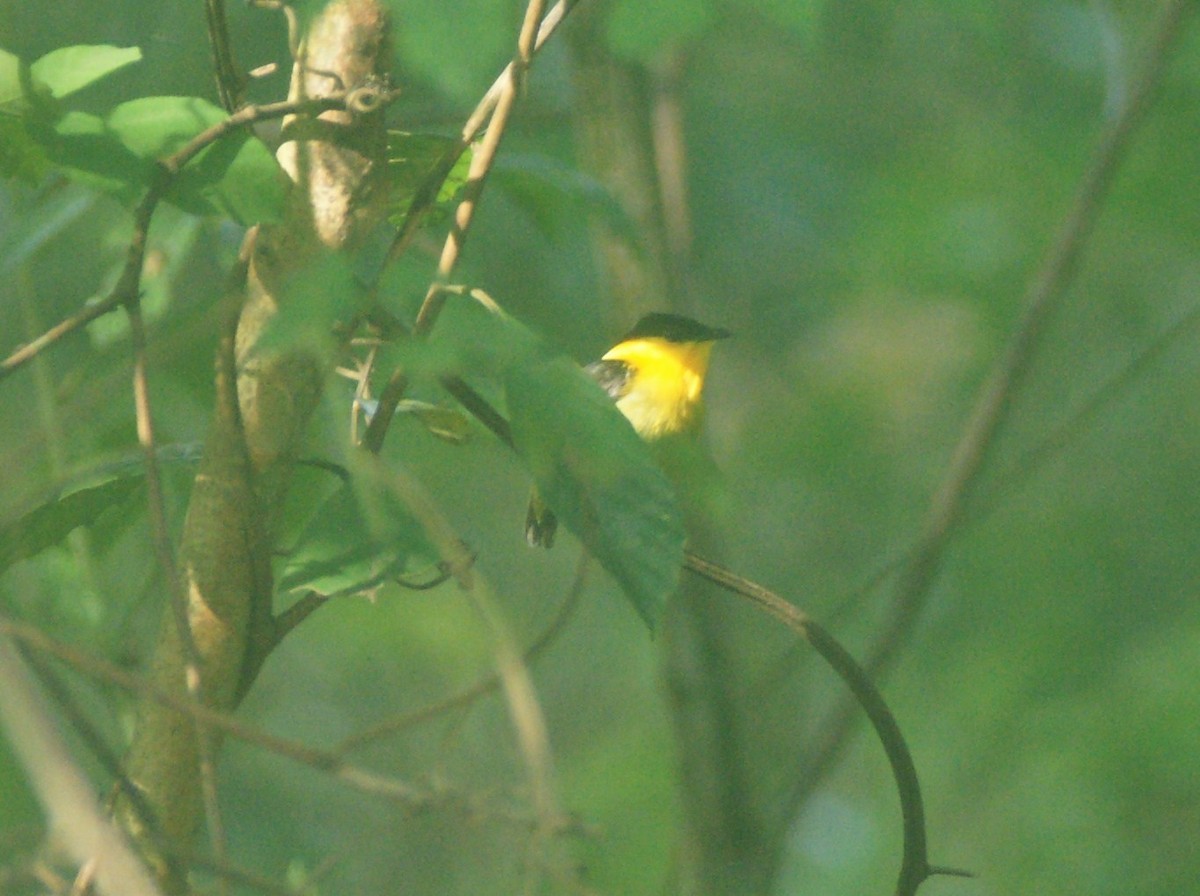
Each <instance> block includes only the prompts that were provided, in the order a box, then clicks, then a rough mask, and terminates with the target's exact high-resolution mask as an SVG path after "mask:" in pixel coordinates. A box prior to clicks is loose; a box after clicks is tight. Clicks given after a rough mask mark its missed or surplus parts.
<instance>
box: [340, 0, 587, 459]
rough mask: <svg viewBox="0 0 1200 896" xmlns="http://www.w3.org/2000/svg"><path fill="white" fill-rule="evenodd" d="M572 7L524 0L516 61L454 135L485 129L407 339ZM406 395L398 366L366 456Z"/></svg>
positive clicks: (435, 299)
mask: <svg viewBox="0 0 1200 896" xmlns="http://www.w3.org/2000/svg"><path fill="white" fill-rule="evenodd" d="M577 2H578V0H558V2H557V3H555V4H554V6H553V7H551V9H550V11H549V12H547V13H546V15H545V16H544V17H542V16H541V15H540V13H541V10H542V7H543V2H542V0H529V4H528V6H527V7H526V9H525V18H524V21H523V24H522V27H521V33H520V35H519V36H518V38H517V52H516V56H515V57H514V58H513V61H512V62H510V63H509V64H508V65H507V66H506V67H505V68H504V71H502V72H501V73H500V76H499V77H498V78H496V80H495V81H494V82H493V83H492V86H491V87H490V88H488V91H487V93H485V94H484V95H483V99H481V100H480V101H479V104H478V105H477V106H476V107H475V110H474V111H473V112H472V113H471V115H470V116H469V117H468V118H467V121H466V124H464V125H463V129H462V134H461V136H460V147H459V153H460V154H461V153H462V152H465V151H466V149H467V147H468V146H470V145H471V142H472V141H473V140H475V139H476V138H477V137H478V136H479V134H480V132H481V131H482V130H483V129H484V127H485V126H486V127H487V134H486V136H485V138H484V143H483V145H482V146H480V148H479V149H478V150H477V151H476V153H475V155H473V156H472V158H471V166H470V169H469V171H468V173H467V184H466V186H465V187H464V194H463V198H462V200H461V201H460V202H459V205H458V208H457V209H455V213H454V226H453V227H452V228H451V231H450V233H449V235H448V236H447V237H446V242H445V244H444V245H443V247H442V254H441V257H440V258H439V259H438V269H437V274H436V276H435V278H434V281H433V282H432V283H431V284H430V285H429V289H428V290H427V291H426V293H425V300H424V302H422V304H421V309H420V311H419V312H418V313H417V320H416V323H415V324H414V326H413V335H415V336H417V337H424V336H425V335H427V334H428V332H429V329H430V328H431V327H432V326H433V324H434V322H435V321H436V320H437V317H438V314H439V313H440V312H441V308H442V305H443V304H444V302H445V295H444V293H443V291H442V287H443V286H444V285H445V284H446V282H447V281H448V280H449V278H450V275H451V274H452V273H453V271H454V267H455V265H456V264H457V263H458V257H459V253H460V252H461V251H462V246H463V244H464V242H465V241H466V238H467V230H468V229H469V228H470V226H471V222H472V221H473V220H474V215H475V207H476V205H477V204H478V201H479V195H480V193H481V192H482V191H483V187H484V183H485V181H486V180H487V174H488V172H489V171H490V170H491V167H492V163H493V162H494V161H495V154H496V149H497V148H498V147H499V145H500V139H501V137H502V136H503V134H504V128H505V126H506V125H507V123H508V116H509V113H510V112H511V111H512V106H513V104H514V103H515V102H516V96H517V93H518V86H519V84H520V83H521V81H522V80H523V78H524V75H525V73H526V72H527V70H528V68H529V64H530V62H531V61H532V59H533V56H534V54H536V53H537V51H538V50H540V49H541V48H542V46H543V44H545V43H546V41H547V40H549V39H550V36H551V35H552V34H554V32H555V30H557V28H558V26H559V25H560V24H562V21H563V20H564V19H565V18H566V17H567V14H568V13H570V11H571V10H572V9H573V8H574V7H575V5H576V3H577ZM535 29H536V34H537V36H536V38H531V35H532V34H533V33H534V31H535ZM410 237H411V233H409V232H408V228H407V227H406V228H405V229H403V230H402V231H401V232H400V233H399V234H397V236H396V240H395V241H394V242H393V244H392V247H391V250H389V253H388V258H389V260H391V259H392V258H393V257H394V253H396V252H397V251H399V250H400V248H401V247H402V246H407V243H408V239H409V238H410ZM406 391H408V374H407V372H406V371H405V370H404V368H403V367H400V368H397V369H396V370H395V371H394V372H393V373H392V375H391V377H390V378H389V379H388V382H387V383H386V384H385V385H384V387H383V390H382V391H381V392H380V394H379V404H378V406H377V407H376V409H375V414H374V416H372V418H371V422H370V423H369V424H368V426H367V431H366V433H365V434H364V436H363V441H362V444H363V447H364V448H366V449H367V450H368V451H370V452H372V453H375V454H378V453H379V451H380V450H381V449H382V448H383V440H384V437H385V436H386V435H387V430H388V427H389V426H391V423H392V418H393V417H394V416H395V413H396V407H397V406H398V405H399V404H400V401H401V400H402V399H403V398H404V393H405V392H406Z"/></svg>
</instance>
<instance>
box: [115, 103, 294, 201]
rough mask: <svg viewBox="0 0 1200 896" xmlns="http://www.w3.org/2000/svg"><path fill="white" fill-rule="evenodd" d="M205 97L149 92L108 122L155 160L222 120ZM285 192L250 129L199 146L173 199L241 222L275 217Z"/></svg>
mask: <svg viewBox="0 0 1200 896" xmlns="http://www.w3.org/2000/svg"><path fill="white" fill-rule="evenodd" d="M227 117H228V116H227V115H226V113H225V112H224V111H223V110H221V109H220V108H218V107H217V106H214V105H213V104H212V103H210V102H208V101H207V100H203V99H200V98H198V97H184V96H151V97H143V98H141V99H136V100H131V101H129V102H127V103H122V104H121V105H119V106H117V107H116V108H115V109H113V111H112V112H111V113H110V114H109V116H108V119H107V122H106V123H107V126H108V128H109V129H111V131H112V132H113V133H114V134H115V135H116V136H117V138H118V139H119V140H120V141H121V143H122V145H124V146H125V147H127V148H128V149H129V150H130V151H132V152H133V153H134V154H135V155H136V156H138V157H139V158H141V159H145V160H153V159H160V158H163V157H165V156H168V155H170V154H172V153H174V152H176V151H178V150H179V149H180V148H182V147H183V146H184V145H185V144H186V143H187V142H188V141H189V140H191V139H192V138H194V137H195V136H197V135H198V134H200V133H201V132H203V131H205V130H207V129H208V128H210V127H212V126H214V125H216V124H219V123H220V122H222V121H224V120H225V119H226V118H227ZM286 194H287V177H286V175H284V173H283V171H282V170H281V169H280V167H279V165H278V163H277V162H276V161H275V156H274V155H272V153H271V151H270V150H268V149H267V147H266V145H265V144H264V143H263V142H262V141H260V140H258V139H257V138H256V137H254V136H253V135H252V134H251V133H250V132H249V131H247V130H245V129H241V130H239V131H236V132H234V133H232V134H228V135H226V136H225V137H223V138H222V139H221V140H219V141H217V142H216V143H214V144H213V145H211V146H209V147H207V148H206V149H204V150H203V151H202V152H201V153H200V154H199V156H197V157H196V159H194V160H193V161H192V162H191V163H190V164H189V165H188V166H187V167H186V168H184V169H183V171H182V172H181V173H180V175H179V177H178V178H177V179H176V181H175V183H174V184H173V185H172V188H171V190H170V191H169V193H168V196H169V198H170V199H171V201H172V202H174V203H175V204H176V205H178V206H179V207H180V208H182V209H184V210H185V211H190V212H193V213H195V214H213V213H219V214H226V215H228V216H230V217H231V218H233V219H234V220H235V221H238V222H239V223H241V224H252V223H255V222H258V221H266V220H274V219H276V218H277V217H278V216H279V214H280V212H281V211H282V208H283V200H284V197H285V196H286Z"/></svg>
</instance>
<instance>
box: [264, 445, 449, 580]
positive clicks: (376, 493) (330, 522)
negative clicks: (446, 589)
mask: <svg viewBox="0 0 1200 896" xmlns="http://www.w3.org/2000/svg"><path fill="white" fill-rule="evenodd" d="M356 466H357V468H356V469H355V470H354V471H353V472H352V473H351V478H350V481H348V482H345V483H343V484H342V485H341V487H339V488H338V490H337V491H335V492H334V493H333V494H332V495H330V496H329V498H328V499H326V500H325V501H324V502H323V503H322V504H321V505H320V506H319V507H318V508H317V510H316V512H315V513H314V514H313V517H312V519H311V520H310V521H309V523H308V525H307V526H306V527H305V529H304V531H303V532H302V533H301V535H300V539H299V541H298V542H297V544H296V547H295V549H294V550H293V551H292V554H291V556H290V557H289V558H288V562H287V565H286V566H285V567H284V570H283V572H282V574H281V575H280V578H279V586H280V588H282V589H284V590H286V591H300V590H305V591H315V592H317V593H318V594H322V595H324V596H326V597H336V596H341V595H348V594H358V593H362V592H368V593H369V592H373V591H375V590H377V589H378V588H379V587H380V586H382V585H384V584H386V583H387V582H388V581H389V580H391V579H393V578H395V577H396V576H398V575H400V574H401V573H403V572H404V570H405V569H406V568H407V567H408V565H409V562H410V560H412V559H413V558H414V557H423V558H426V559H428V558H432V557H434V556H435V553H434V551H433V550H432V549H431V548H430V547H429V544H428V542H427V540H426V538H425V533H424V530H423V529H422V528H421V525H420V524H419V523H418V522H417V521H416V520H415V519H413V516H412V514H410V513H409V512H408V508H407V507H405V506H404V505H403V504H402V503H401V502H400V501H399V500H398V499H397V498H396V497H395V495H394V494H393V492H392V490H391V489H390V488H389V487H388V486H387V484H386V483H384V482H381V481H380V477H379V475H378V473H377V472H376V471H375V468H374V467H373V466H372V465H369V464H362V465H356Z"/></svg>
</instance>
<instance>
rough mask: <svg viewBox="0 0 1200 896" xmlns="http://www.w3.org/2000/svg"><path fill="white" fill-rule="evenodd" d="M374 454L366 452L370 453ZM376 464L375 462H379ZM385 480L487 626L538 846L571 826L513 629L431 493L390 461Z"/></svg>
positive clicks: (383, 470) (384, 470) (538, 706)
mask: <svg viewBox="0 0 1200 896" xmlns="http://www.w3.org/2000/svg"><path fill="white" fill-rule="evenodd" d="M369 456H370V455H368V457H369ZM375 462H376V463H378V462H377V461H375ZM378 472H379V474H380V476H381V479H382V481H383V482H384V483H385V484H386V486H387V487H388V488H390V489H391V490H392V491H393V492H394V494H395V495H396V497H398V498H399V499H400V500H402V501H403V502H404V503H405V505H406V506H407V507H408V509H409V510H410V511H411V512H412V514H413V516H414V517H415V518H416V519H417V521H418V522H419V523H421V525H422V526H423V527H424V529H425V532H426V535H427V536H428V537H429V540H430V541H431V542H432V543H433V545H434V547H435V548H436V549H437V551H438V553H439V554H440V555H441V558H442V561H443V563H445V564H446V566H447V567H448V568H449V569H450V570H452V571H454V573H455V578H456V579H457V581H458V584H459V587H460V588H461V590H462V591H463V593H464V594H465V595H466V597H467V599H468V600H469V601H470V602H471V604H472V605H473V606H474V608H475V610H476V612H478V613H479V615H480V617H481V618H482V619H483V621H484V624H485V625H486V626H487V629H488V632H489V634H490V635H491V639H492V650H493V652H494V654H495V658H496V672H497V675H498V676H499V678H500V684H501V687H502V688H503V691H504V696H505V700H506V701H507V703H508V711H509V717H510V718H511V720H512V724H513V729H514V731H515V733H516V737H517V743H518V745H519V747H520V753H521V756H522V758H523V760H524V762H525V768H526V775H527V777H528V780H529V786H530V790H531V793H532V797H533V805H534V811H535V816H536V818H537V822H536V825H535V827H534V830H533V837H534V841H535V844H538V845H539V846H540V844H541V843H542V842H543V841H544V840H545V839H546V838H548V837H550V836H551V835H553V834H555V833H557V832H559V831H561V830H563V829H564V828H566V827H568V826H569V825H568V824H567V823H566V822H565V821H564V815H563V813H562V811H561V809H560V808H559V801H558V797H557V794H556V790H555V785H554V763H553V757H552V754H551V750H550V738H549V734H548V731H547V727H546V719H545V715H544V714H543V712H542V708H541V703H540V701H539V700H538V697H537V691H536V688H535V687H534V685H533V679H532V676H531V675H530V674H529V667H528V666H527V665H526V664H525V661H524V659H523V657H522V656H521V652H520V651H519V650H518V649H517V646H516V640H515V638H514V637H513V635H512V633H511V631H510V630H509V627H508V623H507V622H506V621H505V619H504V617H503V615H502V613H501V611H500V608H499V606H498V604H497V603H496V600H495V598H494V597H493V596H492V592H491V589H490V588H489V587H488V585H487V583H486V581H484V580H483V577H482V576H479V575H478V574H477V573H476V571H475V570H474V569H473V568H472V564H473V557H472V556H471V554H470V553H469V552H468V551H467V549H466V546H465V545H464V544H463V542H462V540H461V539H460V538H459V537H458V535H457V533H455V531H454V529H453V527H452V526H451V525H450V523H449V521H448V520H447V519H446V518H445V516H444V515H443V514H442V513H441V510H440V509H439V508H438V507H437V505H436V504H435V503H434V501H433V499H432V497H431V496H430V495H429V494H428V493H427V492H426V491H425V489H424V488H423V487H422V486H421V484H420V483H419V482H418V481H417V480H416V479H415V478H413V477H412V476H410V475H409V474H408V473H407V472H406V471H405V470H403V469H402V468H399V467H397V466H396V465H395V464H390V465H388V466H387V467H386V468H385V467H383V466H382V464H380V465H379V471H378Z"/></svg>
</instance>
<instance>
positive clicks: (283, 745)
mask: <svg viewBox="0 0 1200 896" xmlns="http://www.w3.org/2000/svg"><path fill="white" fill-rule="evenodd" d="M0 634H4V635H7V636H9V637H11V638H13V639H14V640H17V641H19V642H21V643H22V644H26V645H28V646H29V647H31V648H32V649H34V650H38V651H41V652H43V653H46V654H48V655H50V656H54V657H57V658H58V659H60V660H62V661H63V662H65V663H67V664H69V665H70V666H72V667H73V668H75V669H77V670H79V671H80V672H82V673H84V674H85V675H88V676H90V677H92V678H96V679H99V680H101V681H107V682H109V683H111V684H114V685H116V686H117V687H119V688H121V689H122V690H126V691H129V692H130V693H133V694H137V695H139V696H142V697H146V698H148V699H150V700H153V701H155V702H156V703H158V704H159V705H161V706H165V707H166V708H167V709H170V710H172V711H174V712H177V713H179V714H180V715H181V716H183V717H184V718H188V719H194V720H196V721H198V722H201V723H203V724H205V725H207V726H209V727H211V728H212V729H214V730H217V731H221V732H223V733H224V734H227V735H229V736H230V737H233V738H236V739H238V740H240V741H243V742H245V743H249V744H253V745H254V746H256V747H259V748H260V749H263V750H266V751H268V752H270V753H274V754H276V755H278V756H282V757H284V758H285V759H290V760H292V761H293V762H297V763H300V764H301V765H305V766H308V767H310V768H314V769H316V770H318V771H321V772H324V773H326V774H329V775H331V776H333V777H334V778H335V779H337V780H339V781H341V782H343V783H345V784H348V785H350V786H351V787H354V788H356V789H358V790H362V791H364V792H367V793H371V794H374V795H376V796H382V797H385V798H387V799H392V800H395V801H397V802H400V803H402V804H403V805H405V806H407V807H408V808H409V809H412V810H419V809H425V808H428V807H429V806H431V805H433V802H434V794H433V793H431V792H430V791H428V790H425V789H422V788H419V787H417V786H415V785H413V784H409V783H407V782H405V781H400V780H397V779H395V778H389V777H385V776H383V775H378V774H376V773H374V772H371V771H367V770H366V769H362V768H358V767H356V766H354V765H352V764H350V763H347V762H345V761H344V760H343V759H342V758H341V757H340V756H338V755H336V754H334V753H332V752H330V751H329V750H321V749H318V748H316V747H310V746H308V745H307V744H302V743H299V742H297V741H293V740H288V739H286V738H282V737H277V736H276V735H273V734H269V733H267V732H265V731H262V730H261V729H259V728H256V727H254V726H252V725H248V724H246V723H245V722H242V721H241V720H239V719H237V718H236V717H234V716H231V715H228V714H226V713H223V712H218V711H217V710H215V709H211V708H209V707H207V706H202V705H196V704H194V703H192V701H190V700H187V699H182V698H180V697H178V696H176V695H175V694H172V693H170V692H168V691H166V690H163V689H162V688H159V687H157V686H156V685H154V684H153V683H152V682H150V681H147V680H146V679H143V678H140V677H138V676H136V675H131V674H130V673H128V672H126V671H125V670H124V669H122V668H120V667H119V666H116V665H114V664H113V663H110V662H108V661H107V660H104V659H101V658H100V657H97V656H94V655H92V654H90V653H87V652H86V651H83V650H80V649H78V648H76V647H73V646H71V645H69V644H64V643H63V642H61V641H58V640H56V639H54V638H51V637H50V636H48V635H47V634H45V632H43V631H41V629H39V628H37V627H36V626H33V625H28V624H27V623H23V622H19V621H17V620H15V619H10V618H8V617H5V616H0Z"/></svg>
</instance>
